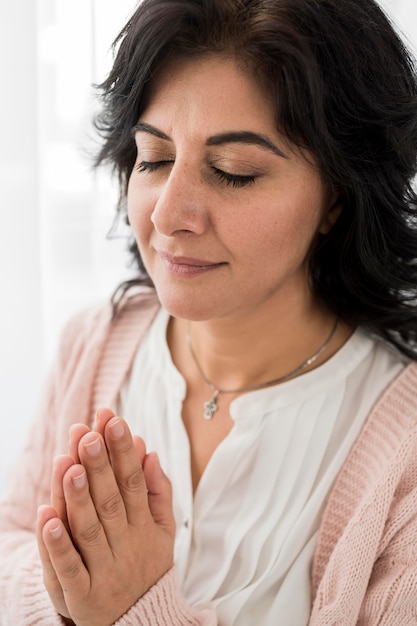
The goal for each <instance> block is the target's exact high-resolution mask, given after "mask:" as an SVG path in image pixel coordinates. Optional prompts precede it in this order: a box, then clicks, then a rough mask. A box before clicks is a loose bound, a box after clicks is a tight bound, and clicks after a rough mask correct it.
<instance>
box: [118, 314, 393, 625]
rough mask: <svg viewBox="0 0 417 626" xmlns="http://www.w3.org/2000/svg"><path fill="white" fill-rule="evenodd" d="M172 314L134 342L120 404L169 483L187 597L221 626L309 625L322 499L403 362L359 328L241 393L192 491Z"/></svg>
mask: <svg viewBox="0 0 417 626" xmlns="http://www.w3.org/2000/svg"><path fill="white" fill-rule="evenodd" d="M168 319H169V316H168V314H167V312H166V311H164V310H163V309H161V310H160V311H159V313H158V314H157V316H156V318H155V321H154V322H153V324H152V326H151V328H150V330H149V332H148V333H147V335H146V336H145V339H144V340H143V341H142V343H141V345H140V346H139V349H138V352H137V354H136V357H135V361H134V365H133V369H132V372H131V375H130V377H129V379H128V380H127V381H126V383H125V385H124V387H123V389H122V393H121V397H120V407H119V408H120V414H121V415H123V416H124V417H125V419H127V421H128V422H129V424H130V426H131V428H132V430H133V431H134V432H135V433H137V434H140V435H141V436H142V437H143V438H144V439H145V441H146V444H147V448H148V450H156V451H157V452H158V454H159V457H160V460H161V464H162V466H163V468H164V470H165V472H166V473H167V474H168V476H169V478H170V479H171V481H172V485H173V494H174V513H175V518H176V522H177V535H176V543H175V563H176V567H177V571H178V575H179V581H180V585H181V590H182V593H183V594H184V597H185V598H186V600H187V601H188V602H189V603H190V604H192V605H195V606H199V607H210V608H215V609H216V612H217V616H218V620H219V623H220V624H222V626H232V625H233V626H247V624H261V623H262V625H263V626H276V624H285V626H306V624H307V623H308V620H309V616H310V613H311V566H312V557H313V553H314V549H315V544H316V537H317V532H318V528H319V525H320V518H321V513H322V510H323V507H324V504H325V501H326V498H327V496H328V494H329V491H330V489H331V487H332V484H333V482H334V480H335V478H336V476H337V474H338V472H339V470H340V469H341V467H342V465H343V463H344V461H345V460H346V457H347V455H348V453H349V451H350V449H351V447H352V445H353V443H354V441H355V440H356V438H357V436H358V434H359V432H360V430H361V428H362V426H363V424H364V421H365V418H366V416H367V415H368V413H369V411H370V410H371V408H372V406H373V405H374V404H375V402H376V401H377V400H378V398H379V397H380V395H381V394H382V393H383V391H384V390H385V389H386V387H387V385H388V384H389V383H390V381H391V380H393V379H394V378H395V377H396V376H397V375H398V374H399V373H400V372H401V370H402V369H403V367H404V365H405V360H404V357H402V356H400V355H399V354H398V353H397V352H395V351H394V350H392V349H391V348H390V347H388V346H386V345H385V344H384V343H382V342H381V341H379V340H377V339H373V338H370V337H369V336H367V335H366V334H365V333H364V332H363V331H361V330H357V331H355V333H354V334H353V335H352V336H351V338H350V339H349V340H348V342H347V343H346V344H345V345H344V346H343V347H342V348H341V349H340V350H339V351H338V352H337V353H336V354H335V355H334V356H333V357H332V358H331V359H329V360H328V361H327V362H326V363H324V364H323V365H321V366H320V367H318V368H317V369H315V370H313V371H311V372H308V373H306V374H303V375H301V376H299V377H298V378H295V379H293V380H291V381H288V382H286V383H282V384H281V385H277V386H275V387H270V388H267V389H263V390H257V391H253V392H250V393H247V394H244V395H242V396H240V397H238V398H237V399H235V400H234V401H233V402H232V404H231V407H230V413H231V417H232V419H233V421H234V426H233V428H232V430H231V431H230V433H229V434H228V436H227V437H226V438H225V439H224V440H223V441H222V442H221V444H220V445H219V446H218V447H217V449H216V450H215V452H214V454H213V455H212V457H211V459H210V461H209V463H208V465H207V467H206V469H205V471H204V473H203V475H202V477H201V480H200V483H199V485H198V488H197V490H196V493H195V494H194V496H193V492H192V483H191V471H190V450H189V442H188V437H187V433H186V431H185V428H184V426H183V423H182V419H181V411H182V402H183V399H184V397H185V393H186V389H185V382H184V380H183V378H182V376H181V375H180V373H179V372H178V370H177V369H176V368H175V366H174V364H173V363H172V360H171V356H170V353H169V349H168V346H167V343H166V327H167V323H168ZM201 419H203V417H201Z"/></svg>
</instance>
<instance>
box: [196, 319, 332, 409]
mask: <svg viewBox="0 0 417 626" xmlns="http://www.w3.org/2000/svg"><path fill="white" fill-rule="evenodd" d="M338 324H339V319H338V318H337V319H336V322H335V324H334V326H333V328H332V330H331V332H330V335H329V336H328V337H327V339H326V341H325V342H324V343H323V344H322V345H321V346H320V348H319V349H318V350H317V352H315V353H314V354H312V355H311V356H310V357H309V358H308V359H306V360H305V361H303V363H301V364H300V365H298V366H297V367H296V368H295V369H293V370H291V371H290V372H288V374H285V375H284V376H280V377H279V378H274V379H273V380H268V381H267V382H265V383H259V384H257V385H248V386H247V387H240V388H239V389H220V388H219V387H216V385H215V384H214V383H212V382H211V381H210V380H209V379H208V378H207V377H206V375H205V374H204V372H203V370H202V369H201V366H200V364H199V362H198V360H197V357H196V355H195V352H194V349H193V345H192V342H191V332H190V326H189V325H188V330H187V343H188V347H189V350H190V354H191V357H192V359H193V361H194V363H195V365H196V367H197V370H198V372H199V374H200V376H201V378H202V379H203V380H204V382H205V383H206V384H207V385H208V386H209V387H210V388H211V389H212V392H213V393H212V394H211V397H210V399H209V400H208V401H207V402H204V414H203V417H204V419H206V420H211V418H212V417H213V415H214V413H215V412H216V411H217V409H218V408H219V407H218V406H217V404H216V399H217V397H218V395H219V394H221V393H243V392H246V391H255V390H256V389H265V388H266V387H272V386H273V385H278V384H279V383H283V382H285V381H287V380H289V379H290V378H294V376H296V375H297V374H300V373H301V372H303V371H304V370H305V369H306V368H307V367H309V366H310V365H312V364H313V363H314V362H315V361H317V359H318V358H319V356H320V355H321V354H323V352H324V351H325V350H326V348H327V347H328V346H329V344H330V342H331V340H332V339H333V337H334V334H335V332H336V329H337V327H338Z"/></svg>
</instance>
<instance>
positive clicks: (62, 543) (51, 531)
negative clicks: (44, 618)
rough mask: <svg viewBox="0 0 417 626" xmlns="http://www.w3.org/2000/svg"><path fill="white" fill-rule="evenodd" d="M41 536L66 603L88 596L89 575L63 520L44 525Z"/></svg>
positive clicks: (48, 522)
mask: <svg viewBox="0 0 417 626" xmlns="http://www.w3.org/2000/svg"><path fill="white" fill-rule="evenodd" d="M41 534H42V542H43V545H44V546H45V548H46V550H47V551H48V555H49V560H50V562H51V564H52V567H53V569H54V571H55V573H56V577H57V579H58V581H59V583H60V586H61V589H62V590H65V592H64V599H65V602H67V599H68V598H69V599H71V597H76V598H80V597H83V596H85V595H87V593H88V590H89V587H90V576H89V573H88V571H87V569H86V567H85V565H84V563H83V561H82V559H81V556H80V555H79V553H78V551H77V550H76V549H75V547H74V545H73V543H72V541H71V539H70V537H69V535H68V533H67V531H66V529H65V526H64V525H63V523H62V522H61V520H60V519H59V518H57V517H52V518H50V519H49V520H48V521H46V523H45V524H44V525H43V528H42V530H41ZM66 617H69V614H68V615H66Z"/></svg>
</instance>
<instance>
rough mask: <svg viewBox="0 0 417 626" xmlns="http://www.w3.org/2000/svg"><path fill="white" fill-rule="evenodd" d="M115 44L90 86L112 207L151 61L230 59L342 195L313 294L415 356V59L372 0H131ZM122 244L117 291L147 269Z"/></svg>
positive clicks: (321, 241) (127, 164)
mask: <svg viewBox="0 0 417 626" xmlns="http://www.w3.org/2000/svg"><path fill="white" fill-rule="evenodd" d="M114 50H115V61H114V65H113V68H112V70H111V71H110V74H109V76H108V78H107V79H106V80H105V81H104V82H103V83H102V84H101V85H99V86H98V88H99V90H100V92H101V99H102V109H101V112H100V114H99V115H98V117H97V118H96V121H95V122H96V127H97V129H98V130H99V133H100V134H101V137H102V139H103V143H102V147H101V150H100V152H99V154H98V156H97V161H96V164H97V165H99V164H101V163H106V162H107V163H110V164H111V165H112V166H113V168H114V170H115V171H116V173H117V174H118V177H119V182H120V190H121V203H120V206H123V204H124V202H125V198H126V190H127V184H128V180H129V176H130V174H131V172H132V169H133V166H134V162H135V159H136V148H135V144H134V141H133V140H132V134H131V129H132V128H133V126H134V125H135V124H136V123H137V120H138V118H139V116H140V114H141V111H142V110H143V107H144V103H145V97H146V93H147V86H148V85H149V82H150V80H151V79H152V77H153V75H154V74H155V72H157V71H158V69H159V68H160V67H161V66H163V64H164V63H165V62H166V61H167V60H170V59H172V58H175V56H179V55H186V56H188V57H194V56H198V55H202V54H206V53H213V52H214V53H221V54H228V55H234V56H236V57H237V58H238V59H241V60H242V62H244V63H245V64H246V66H247V67H248V68H250V70H251V71H252V72H253V75H254V76H256V77H257V78H258V79H259V80H260V81H261V84H262V85H263V87H264V89H269V90H270V92H271V93H272V95H273V98H274V102H275V107H276V123H277V129H278V130H279V131H280V132H282V133H283V134H284V135H285V136H286V137H287V138H288V139H289V140H290V141H291V142H293V143H294V144H296V145H297V146H299V147H302V148H304V149H308V150H309V151H310V152H311V153H312V154H313V155H314V156H315V158H316V160H317V162H318V164H319V167H320V170H321V172H322V175H323V177H324V179H325V180H326V182H327V183H328V184H329V186H330V187H331V188H332V189H334V190H337V192H338V193H339V197H340V198H341V200H342V203H343V207H344V208H343V211H342V213H341V215H340V217H339V219H338V220H337V222H336V224H335V225H334V227H333V228H332V229H331V231H330V232H329V233H328V234H327V235H325V236H323V235H320V236H319V238H318V240H317V241H316V242H315V244H314V246H313V249H312V251H311V257H310V273H311V281H312V288H313V290H314V292H315V293H316V295H317V296H318V297H320V298H321V299H322V301H323V302H324V303H325V304H326V305H327V307H329V309H331V310H332V311H334V313H335V314H336V315H338V316H340V317H341V318H342V319H343V320H345V321H347V322H348V323H350V324H353V325H361V326H365V327H367V328H368V329H369V330H371V331H372V332H375V333H377V334H378V335H380V336H382V337H384V338H385V339H387V340H388V341H390V342H391V343H393V344H394V345H396V346H397V347H398V348H399V349H400V350H401V351H402V352H404V353H405V354H407V355H408V356H410V357H411V358H413V359H416V360H417V213H416V210H417V196H416V192H415V189H413V179H414V177H415V174H416V167H417V162H416V155H417V78H416V68H415V62H414V60H413V59H412V57H411V56H410V54H409V52H408V51H407V49H406V47H405V46H404V44H403V42H402V41H401V39H400V37H399V36H398V35H397V34H396V32H395V30H394V28H393V27H392V25H391V24H390V22H389V20H388V18H387V17H386V15H385V14H384V13H383V11H382V10H381V8H380V7H379V6H378V5H377V3H376V2H374V1H373V0H143V1H142V2H141V3H140V4H139V6H138V7H137V9H136V11H135V12H134V14H133V16H132V17H131V19H130V20H129V22H128V23H127V24H126V26H125V27H124V28H123V30H122V31H121V33H120V34H119V36H118V37H117V39H116V41H115V42H114ZM213 89H215V85H213ZM120 206H119V210H120ZM130 249H131V252H132V253H133V256H134V259H135V261H136V263H137V266H138V270H139V273H138V279H137V280H133V281H129V282H128V283H125V284H124V285H123V287H122V290H125V289H127V288H128V287H129V286H130V285H131V284H134V283H136V282H140V281H142V282H143V281H144V280H145V281H146V280H147V276H146V272H145V269H144V267H143V264H142V262H141V259H140V254H139V251H138V248H137V246H136V243H135V242H134V241H132V242H131V246H130ZM260 253H261V251H260ZM148 280H149V279H148Z"/></svg>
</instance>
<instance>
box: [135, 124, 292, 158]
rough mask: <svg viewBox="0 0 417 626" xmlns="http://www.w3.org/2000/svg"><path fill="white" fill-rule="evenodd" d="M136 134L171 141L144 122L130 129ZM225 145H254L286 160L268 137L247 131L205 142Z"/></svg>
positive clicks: (228, 134)
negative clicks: (145, 134)
mask: <svg viewBox="0 0 417 626" xmlns="http://www.w3.org/2000/svg"><path fill="white" fill-rule="evenodd" d="M138 132H142V133H149V134H150V135H153V136H154V137H158V139H163V140H165V141H172V140H171V137H169V136H168V135H166V134H165V133H163V132H162V131H161V130H158V129H157V128H155V126H152V125H151V124H146V123H145V122H139V123H138V124H136V125H135V126H134V127H133V128H132V135H133V136H134V135H135V134H136V133H138ZM226 143H244V144H248V145H255V146H259V147H260V148H263V149H264V150H269V152H272V153H273V154H275V155H277V156H279V157H282V158H284V159H287V158H288V157H287V155H286V154H285V153H284V152H283V151H282V150H280V149H279V148H278V147H277V146H276V145H275V144H274V143H273V142H272V141H270V139H268V137H265V135H260V134H258V133H254V132H251V131H247V130H245V131H230V132H227V133H220V134H218V135H213V137H209V138H208V139H207V141H206V145H207V146H221V145H223V144H226Z"/></svg>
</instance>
